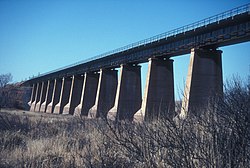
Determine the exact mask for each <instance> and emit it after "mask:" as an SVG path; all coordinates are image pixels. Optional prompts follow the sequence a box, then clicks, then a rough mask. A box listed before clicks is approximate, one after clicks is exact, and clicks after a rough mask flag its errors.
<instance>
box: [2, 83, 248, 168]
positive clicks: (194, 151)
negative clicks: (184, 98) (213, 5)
mask: <svg viewBox="0 0 250 168" xmlns="http://www.w3.org/2000/svg"><path fill="white" fill-rule="evenodd" d="M249 86H250V85H249V84H248V83H247V84H244V83H243V82H240V81H239V80H237V81H235V80H234V81H233V82H231V83H229V84H228V85H227V86H226V87H225V95H224V97H223V98H222V97H218V98H214V99H212V100H211V101H210V103H209V105H208V106H207V107H204V108H203V109H202V110H201V111H200V115H188V117H187V118H186V119H184V120H179V122H177V123H176V122H174V121H173V120H172V119H170V118H165V119H162V120H158V121H154V122H151V123H147V122H144V123H140V124H138V123H131V122H127V121H121V122H118V123H113V122H111V121H107V120H99V119H94V120H91V119H83V118H82V119H80V118H73V117H71V118H68V117H64V116H58V118H53V117H52V116H51V115H48V117H33V118H31V117H27V116H20V115H19V116H15V115H14V116H13V115H7V114H5V113H0V116H1V117H0V123H4V124H0V167H190V168H193V167H248V166H249V165H250V119H249V116H250V91H249V89H250V88H249Z"/></svg>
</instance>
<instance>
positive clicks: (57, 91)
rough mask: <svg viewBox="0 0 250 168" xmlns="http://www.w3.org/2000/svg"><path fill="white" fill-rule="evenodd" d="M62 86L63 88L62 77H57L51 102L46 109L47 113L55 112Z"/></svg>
mask: <svg viewBox="0 0 250 168" xmlns="http://www.w3.org/2000/svg"><path fill="white" fill-rule="evenodd" d="M61 88H62V79H59V78H58V79H55V82H54V88H53V94H52V98H51V102H50V103H49V104H48V107H47V109H46V113H53V112H54V108H55V105H56V104H57V103H58V102H59V100H60V93H61Z"/></svg>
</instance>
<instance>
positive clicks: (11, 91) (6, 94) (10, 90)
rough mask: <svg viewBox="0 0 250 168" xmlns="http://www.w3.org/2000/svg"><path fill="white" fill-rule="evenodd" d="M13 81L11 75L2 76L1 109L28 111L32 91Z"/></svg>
mask: <svg viewBox="0 0 250 168" xmlns="http://www.w3.org/2000/svg"><path fill="white" fill-rule="evenodd" d="M11 81H12V75H11V73H7V74H0V108H18V109H26V108H27V105H26V104H27V103H26V102H27V101H28V100H27V99H28V97H29V92H30V91H29V90H30V89H29V88H25V87H23V86H21V83H13V84H10V82H11Z"/></svg>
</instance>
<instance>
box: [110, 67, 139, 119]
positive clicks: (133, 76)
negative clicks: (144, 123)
mask: <svg viewBox="0 0 250 168" xmlns="http://www.w3.org/2000/svg"><path fill="white" fill-rule="evenodd" d="M141 102H142V96H141V66H138V65H121V74H120V78H119V82H118V86H117V92H116V99H115V105H114V107H113V108H112V109H111V110H110V111H109V112H108V116H107V117H108V119H111V120H124V119H126V120H133V116H134V114H135V113H136V111H138V110H139V109H140V107H141Z"/></svg>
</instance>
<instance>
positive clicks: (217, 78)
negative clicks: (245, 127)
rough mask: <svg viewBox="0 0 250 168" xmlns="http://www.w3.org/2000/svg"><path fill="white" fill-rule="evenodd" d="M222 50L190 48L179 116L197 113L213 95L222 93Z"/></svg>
mask: <svg viewBox="0 0 250 168" xmlns="http://www.w3.org/2000/svg"><path fill="white" fill-rule="evenodd" d="M221 54H222V51H220V50H216V49H192V50H191V57H190V64H189V68H188V75H187V80H186V87H185V92H184V98H183V101H182V109H181V114H180V116H181V117H185V116H186V115H187V112H189V111H192V113H193V114H195V113H198V110H199V108H202V107H204V106H206V105H207V104H208V102H209V100H210V99H211V98H213V97H214V96H221V95H222V94H223V79H222V62H221Z"/></svg>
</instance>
